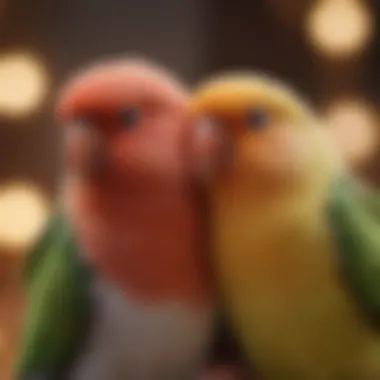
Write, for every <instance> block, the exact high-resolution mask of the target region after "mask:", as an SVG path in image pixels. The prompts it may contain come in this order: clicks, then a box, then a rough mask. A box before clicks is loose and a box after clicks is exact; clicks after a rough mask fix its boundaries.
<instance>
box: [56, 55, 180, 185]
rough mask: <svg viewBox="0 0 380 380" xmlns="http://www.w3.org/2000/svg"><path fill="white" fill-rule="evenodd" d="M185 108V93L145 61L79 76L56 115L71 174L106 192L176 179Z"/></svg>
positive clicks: (116, 63) (100, 68) (122, 63)
mask: <svg viewBox="0 0 380 380" xmlns="http://www.w3.org/2000/svg"><path fill="white" fill-rule="evenodd" d="M186 103H187V93H186V91H185V89H184V88H182V87H181V86H180V85H179V84H178V83H177V82H176V81H175V80H173V79H172V78H171V77H170V76H169V75H168V74H166V73H165V72H164V71H163V70H161V69H160V68H158V67H155V66H153V65H151V64H149V63H146V62H144V61H140V60H118V61H109V62H106V63H103V64H99V65H96V66H94V67H92V68H90V69H87V70H86V71H84V72H82V73H80V74H79V75H77V76H76V77H75V78H74V79H73V80H72V81H71V82H70V83H69V84H68V85H67V87H66V89H65V90H64V91H63V93H62V95H61V98H60V100H59V103H58V110H57V116H58V121H59V122H60V124H63V125H64V126H65V133H66V134H67V139H66V146H65V149H66V159H67V161H66V170H67V172H68V174H69V175H73V176H75V177H76V178H79V179H80V180H82V181H86V182H89V183H95V184H97V185H99V186H103V187H105V186H113V187H114V186H117V187H123V185H128V186H133V185H134V184H135V183H141V180H143V182H145V180H147V179H148V180H149V181H155V180H156V179H161V180H162V179H165V180H167V179H168V178H169V179H170V178H171V179H172V178H176V176H178V175H179V174H180V172H181V168H180V166H179V161H180V160H179V157H178V155H179V154H180V152H181V146H180V141H179V140H180V138H182V137H181V136H182V132H183V128H182V127H183V126H184V124H185V118H184V115H185V113H184V110H185V107H186ZM145 183H146V182H145Z"/></svg>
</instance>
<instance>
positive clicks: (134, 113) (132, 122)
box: [119, 108, 141, 129]
mask: <svg viewBox="0 0 380 380" xmlns="http://www.w3.org/2000/svg"><path fill="white" fill-rule="evenodd" d="M140 117H141V112H140V110H139V109H138V108H125V109H122V110H121V111H120V114H119V118H120V122H121V123H122V125H123V126H124V128H127V129H130V128H133V127H135V126H136V125H137V124H138V123H139V121H140Z"/></svg>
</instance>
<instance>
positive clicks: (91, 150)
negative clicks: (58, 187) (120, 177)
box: [66, 126, 108, 178]
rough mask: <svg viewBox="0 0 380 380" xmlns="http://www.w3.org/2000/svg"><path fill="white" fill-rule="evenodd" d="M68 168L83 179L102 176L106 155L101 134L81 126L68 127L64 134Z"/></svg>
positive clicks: (105, 166) (104, 169)
mask: <svg viewBox="0 0 380 380" xmlns="http://www.w3.org/2000/svg"><path fill="white" fill-rule="evenodd" d="M66 144H67V145H66V147H67V160H68V163H67V164H68V168H69V170H70V171H72V172H74V173H75V175H77V176H79V177H85V178H95V177H99V176H102V175H103V174H104V172H105V171H106V168H107V161H108V159H107V154H106V147H105V144H104V139H103V138H102V136H101V134H100V133H99V132H98V131H96V130H94V129H90V128H86V127H83V126H69V127H68V128H67V132H66Z"/></svg>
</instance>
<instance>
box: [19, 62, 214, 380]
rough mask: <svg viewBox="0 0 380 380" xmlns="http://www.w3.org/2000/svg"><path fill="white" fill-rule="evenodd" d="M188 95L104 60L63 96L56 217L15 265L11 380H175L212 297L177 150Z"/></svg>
mask: <svg viewBox="0 0 380 380" xmlns="http://www.w3.org/2000/svg"><path fill="white" fill-rule="evenodd" d="M187 101H188V93H187V90H186V89H185V88H184V87H183V86H182V85H181V84H180V83H178V82H177V80H176V79H174V78H172V76H171V75H169V74H168V73H166V71H165V70H164V69H162V68H160V67H158V66H156V65H154V64H153V63H149V62H145V61H142V60H141V61H140V60H139V59H135V60H134V59H131V60H128V59H126V60H124V59H120V60H112V61H111V60H110V61H105V62H102V63H101V64H96V65H93V66H91V67H88V68H86V69H84V70H83V71H81V72H80V73H79V74H77V75H76V76H75V77H74V78H73V79H72V80H71V81H69V83H68V84H67V86H66V87H65V88H64V89H63V91H62V94H61V96H60V98H59V100H58V106H57V119H58V121H59V123H60V124H61V125H62V128H63V132H64V135H65V139H64V153H65V154H64V175H63V180H62V191H61V196H60V202H59V205H58V207H57V209H56V211H55V212H54V214H53V216H52V218H51V221H50V223H49V224H48V226H47V228H46V230H45V231H44V233H43V234H42V236H41V238H40V239H39V240H38V241H37V243H36V245H35V247H34V249H33V251H32V253H31V255H30V258H29V260H28V263H27V266H26V277H27V283H28V286H29V288H28V289H29V306H28V313H27V321H26V326H25V332H24V335H23V339H22V343H21V352H20V360H19V365H18V369H19V375H18V379H21V380H53V379H54V380H57V379H64V380H66V379H70V380H125V379H130V380H160V379H161V380H185V379H193V378H194V377H195V376H196V374H197V373H198V370H199V369H200V367H201V366H202V365H203V361H204V358H205V354H206V351H207V350H208V346H209V342H210V341H211V337H212V328H213V319H214V317H213V297H212V290H211V286H210V283H209V280H208V277H207V273H206V265H205V257H204V254H203V250H202V233H201V229H200V228H199V223H198V222H199V213H198V207H197V205H196V196H195V195H194V194H193V183H194V182H193V179H192V175H191V167H190V165H189V161H188V157H187V153H186V152H187V150H186V145H187V142H188V140H189V139H188V135H189V129H188V128H189V126H190V124H189V123H188V122H187V116H186V112H185V111H186V107H187Z"/></svg>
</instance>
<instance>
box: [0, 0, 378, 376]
mask: <svg viewBox="0 0 380 380" xmlns="http://www.w3.org/2000/svg"><path fill="white" fill-rule="evenodd" d="M122 54H137V55H143V56H145V57H147V58H150V59H153V60H156V61H158V62H160V63H161V64H164V65H166V66H167V67H169V68H170V69H171V70H173V71H174V72H176V73H177V74H178V75H179V76H180V77H182V78H183V79H184V80H185V81H186V82H187V83H188V84H189V85H194V84H196V83H197V81H198V80H200V79H202V78H203V77H205V76H207V75H209V74H211V73H213V72H217V71H220V70H225V69H229V68H242V69H244V68H253V69H258V70H261V71H265V72H267V73H269V74H273V75H275V76H278V77H280V78H282V79H284V80H286V81H288V82H290V83H291V84H293V85H294V86H295V87H296V88H297V89H298V90H299V91H301V93H302V94H303V95H304V96H305V97H306V98H308V99H309V100H310V101H311V102H312V104H314V105H315V107H317V109H318V110H319V112H320V113H321V115H322V117H323V118H324V120H325V128H327V129H328V130H329V131H330V132H331V133H332V136H333V137H334V138H335V139H336V141H337V143H338V148H339V149H342V151H343V152H344V154H345V157H346V158H347V160H348V162H349V163H350V165H352V168H353V169H354V170H356V171H357V173H358V174H360V175H362V176H364V177H366V178H368V179H369V180H370V181H372V182H373V183H375V184H380V146H379V143H380V136H378V131H379V130H380V122H379V117H378V109H379V104H378V103H379V97H380V2H379V1H376V0H373V1H364V0H363V1H360V0H286V1H285V0H282V1H281V0H255V1H252V0H236V1H230V0H229V1H224V0H160V1H154V0H0V380H8V379H11V375H10V369H11V365H12V364H11V363H12V360H13V357H14V352H15V347H16V342H17V336H18V331H19V325H20V321H21V319H22V315H23V294H22V291H21V289H20V268H21V264H22V262H23V260H24V259H25V252H26V251H27V247H28V246H29V245H30V243H31V242H32V241H33V239H34V238H35V236H36V234H38V232H39V231H40V229H41V227H42V226H43V225H44V223H45V221H46V218H47V216H48V215H49V211H50V209H51V207H52V204H53V203H54V199H55V194H56V192H57V184H58V181H57V179H58V178H59V172H60V170H59V150H60V149H59V147H60V144H59V131H58V128H57V127H56V126H55V125H54V120H53V117H52V108H53V105H54V101H55V97H56V93H57V89H59V87H60V85H61V84H62V83H63V82H64V81H65V80H66V79H67V78H68V77H69V76H70V75H71V73H72V72H73V71H74V72H75V70H77V68H81V67H82V66H83V65H87V64H88V63H91V62H92V61H93V60H98V59H103V58H109V57H117V56H120V55H122Z"/></svg>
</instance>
